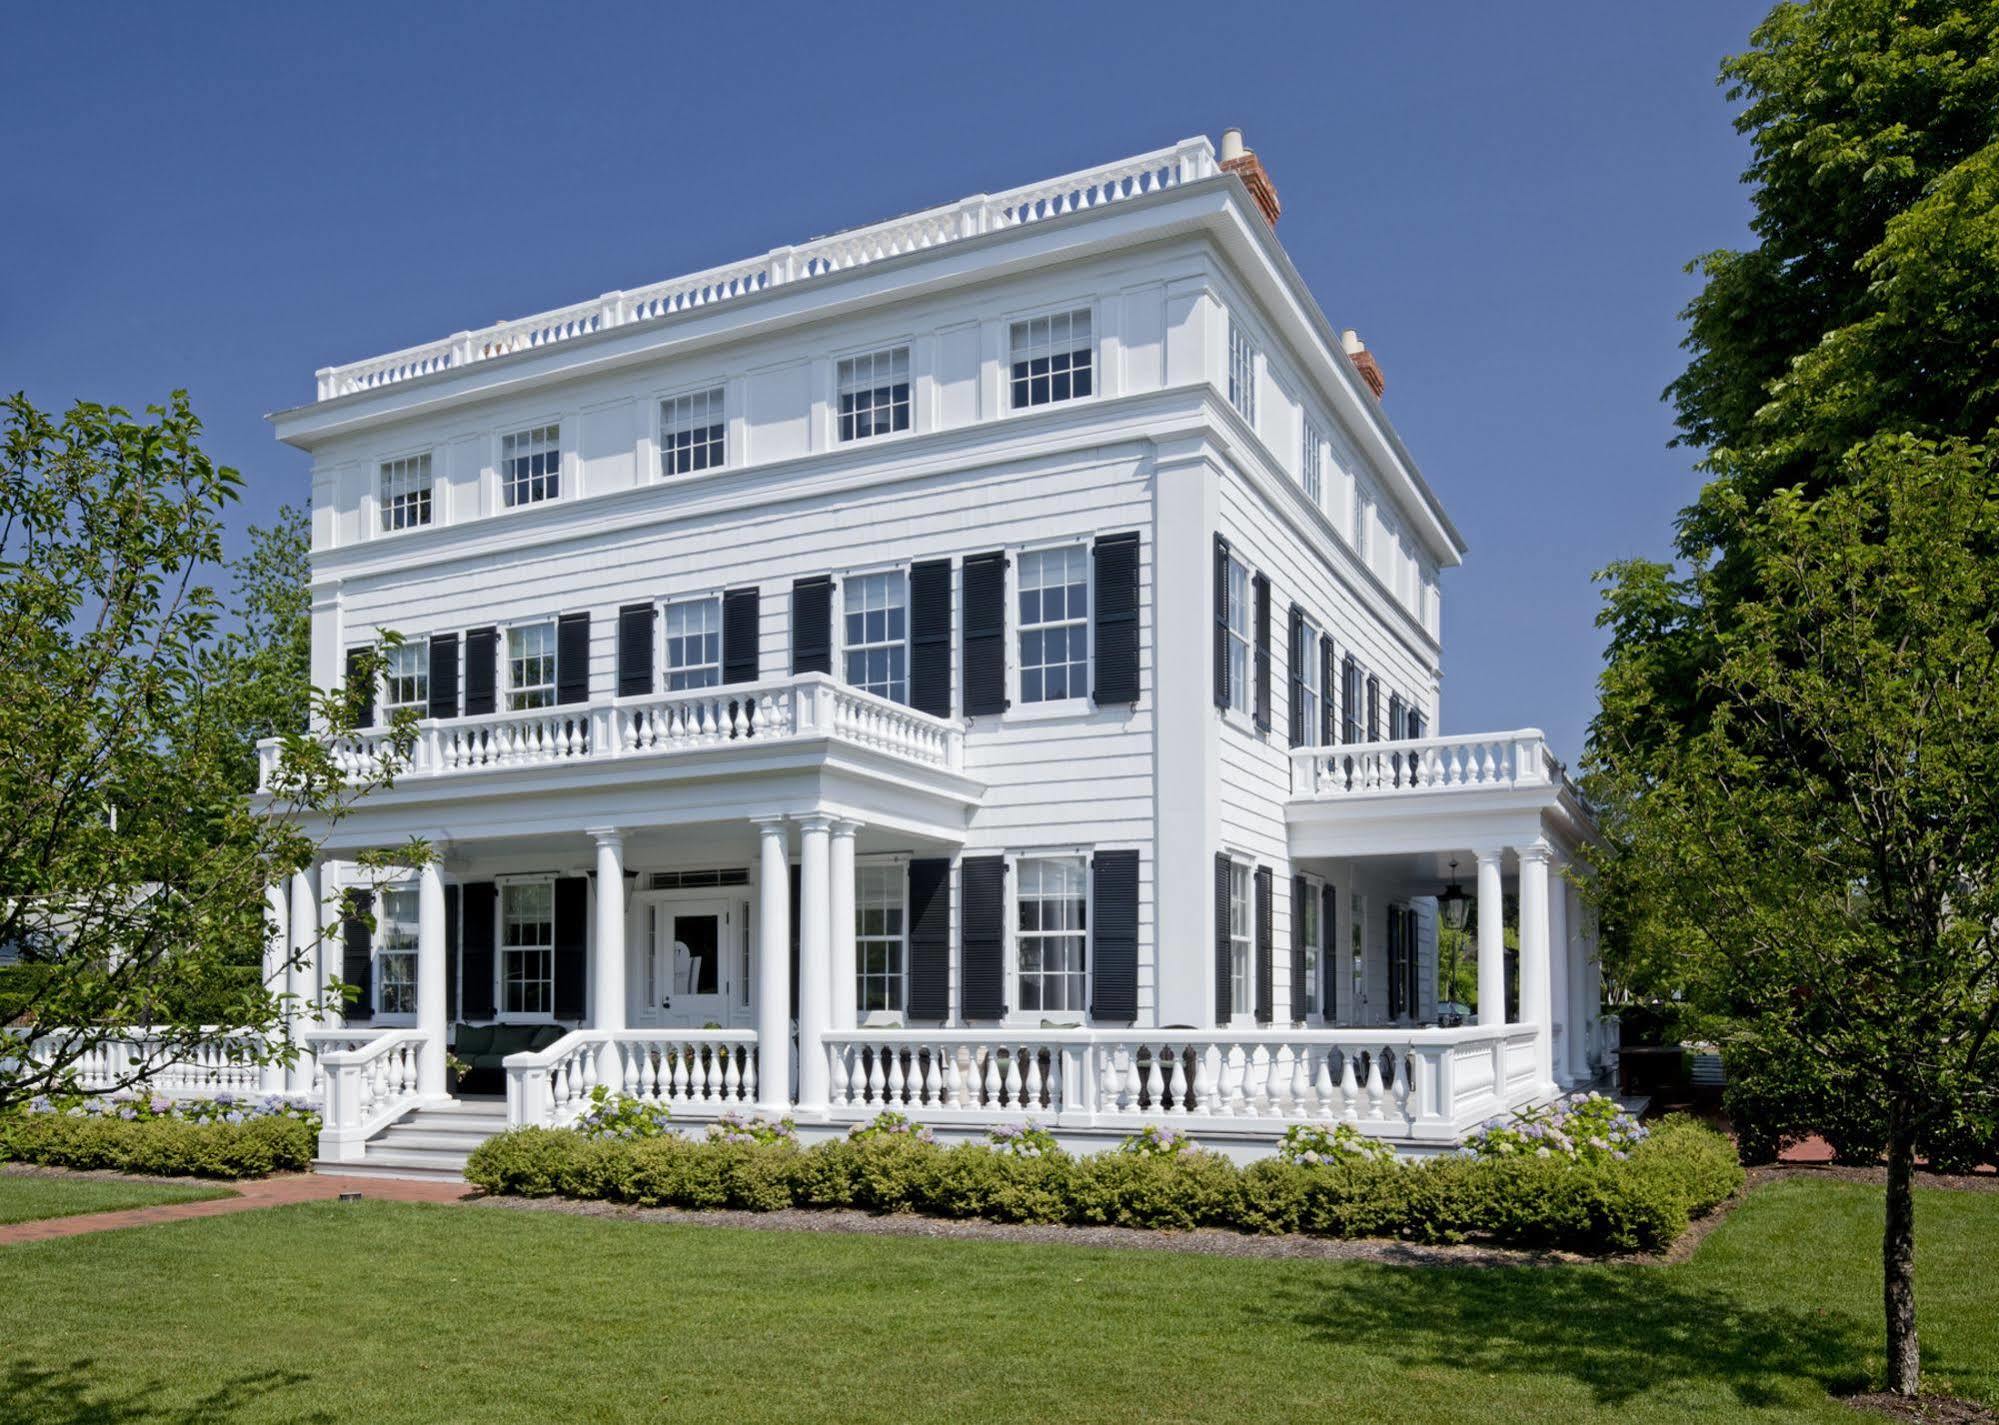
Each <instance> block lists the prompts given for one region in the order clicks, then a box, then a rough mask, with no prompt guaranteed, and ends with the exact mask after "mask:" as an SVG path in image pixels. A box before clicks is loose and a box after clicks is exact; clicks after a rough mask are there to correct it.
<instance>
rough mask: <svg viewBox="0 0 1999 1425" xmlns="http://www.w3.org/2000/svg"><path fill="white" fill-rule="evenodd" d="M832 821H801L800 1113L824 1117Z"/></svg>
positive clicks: (829, 990)
mask: <svg viewBox="0 0 1999 1425" xmlns="http://www.w3.org/2000/svg"><path fill="white" fill-rule="evenodd" d="M832 825H833V819H832V818H831V817H827V816H818V815H812V816H802V817H800V818H799V819H798V1109H799V1112H801V1113H805V1114H823V1113H825V1111H826V1095H827V1092H828V1089H829V1087H830V1081H831V1078H832V1076H831V1074H830V1073H829V1072H828V1071H827V1067H826V1046H825V1042H824V1041H825V1036H826V1032H827V1030H828V1029H830V1028H831V1027H832V1024H831V1011H832V998H833V996H832V982H831V980H830V979H829V977H828V973H827V965H826V960H827V957H828V954H829V953H830V945H829V941H830V940H831V931H832V928H833V911H832V905H831V897H830V895H829V892H830V891H831V889H832V887H831V885H830V880H831V875H830V872H831V867H830V865H829V864H828V863H829V861H830V847H829V846H828V845H827V843H828V842H829V841H831V839H832V836H831V831H832Z"/></svg>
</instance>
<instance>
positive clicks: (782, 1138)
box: [708, 1113, 798, 1144]
mask: <svg viewBox="0 0 1999 1425" xmlns="http://www.w3.org/2000/svg"><path fill="white" fill-rule="evenodd" d="M708 1141H709V1142H711V1143H793V1144H795V1143H797V1142H798V1126H797V1124H795V1123H794V1122H793V1121H792V1120H791V1119H789V1118H766V1117H764V1116H763V1115H762V1114H758V1115H757V1116H756V1117H755V1118H745V1117H743V1116H742V1115H741V1114H740V1113H725V1114H723V1115H722V1116H721V1117H720V1118H718V1119H716V1120H715V1121H714V1122H713V1123H711V1124H709V1125H708Z"/></svg>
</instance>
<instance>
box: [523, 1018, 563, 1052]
mask: <svg viewBox="0 0 1999 1425" xmlns="http://www.w3.org/2000/svg"><path fill="white" fill-rule="evenodd" d="M568 1032H569V1031H568V1030H567V1029H565V1028H563V1027H562V1026H561V1025H560V1024H542V1025H537V1026H536V1027H535V1031H534V1038H533V1039H532V1040H530V1041H529V1044H528V1047H529V1048H530V1049H546V1048H547V1047H548V1046H549V1045H551V1044H553V1043H554V1042H555V1041H556V1040H558V1039H560V1038H561V1037H562V1036H563V1035H565V1034H567V1033H568Z"/></svg>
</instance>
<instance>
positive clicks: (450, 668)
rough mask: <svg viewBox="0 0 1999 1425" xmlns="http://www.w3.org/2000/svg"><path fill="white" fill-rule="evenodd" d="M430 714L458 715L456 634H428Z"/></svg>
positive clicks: (440, 715)
mask: <svg viewBox="0 0 1999 1425" xmlns="http://www.w3.org/2000/svg"><path fill="white" fill-rule="evenodd" d="M430 715H431V716H432V717H457V716H458V635H457V634H455V633H433V634H432V635H431V636H430Z"/></svg>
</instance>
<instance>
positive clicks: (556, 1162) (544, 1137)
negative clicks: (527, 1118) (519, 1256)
mask: <svg viewBox="0 0 1999 1425" xmlns="http://www.w3.org/2000/svg"><path fill="white" fill-rule="evenodd" d="M586 1141H587V1140H586V1139H585V1138H584V1137H583V1135H582V1134H580V1133H575V1132H571V1131H570V1130H568V1129H565V1128H516V1129H514V1130H513V1131H512V1132H509V1133H502V1134H499V1135H498V1136H496V1137H492V1138H488V1139H487V1140H486V1141H485V1142H484V1143H481V1144H480V1145H479V1146H478V1147H477V1148H474V1149H473V1150H472V1155H471V1157H469V1158H467V1159H466V1161H465V1181H466V1182H468V1183H473V1184H475V1185H476V1186H479V1187H482V1188H484V1189H486V1191H488V1192H504V1193H511V1194H513V1195H515V1196H517V1197H550V1196H553V1195H554V1194H555V1193H556V1192H558V1191H560V1190H562V1188H563V1187H564V1186H565V1185H566V1183H567V1180H568V1174H569V1171H570V1168H571V1165H572V1164H573V1163H574V1162H575V1161H576V1159H577V1158H578V1157H579V1156H580V1155H581V1150H582V1146H583V1144H584V1143H585V1142H586ZM609 1147H610V1145H605V1149H602V1150H600V1151H608V1149H609Z"/></svg>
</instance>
